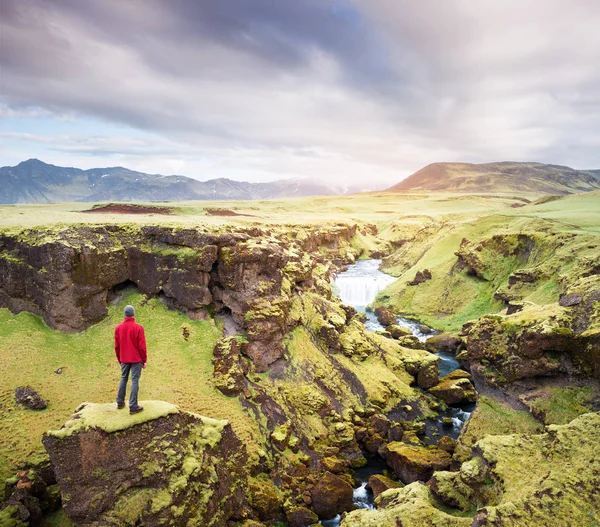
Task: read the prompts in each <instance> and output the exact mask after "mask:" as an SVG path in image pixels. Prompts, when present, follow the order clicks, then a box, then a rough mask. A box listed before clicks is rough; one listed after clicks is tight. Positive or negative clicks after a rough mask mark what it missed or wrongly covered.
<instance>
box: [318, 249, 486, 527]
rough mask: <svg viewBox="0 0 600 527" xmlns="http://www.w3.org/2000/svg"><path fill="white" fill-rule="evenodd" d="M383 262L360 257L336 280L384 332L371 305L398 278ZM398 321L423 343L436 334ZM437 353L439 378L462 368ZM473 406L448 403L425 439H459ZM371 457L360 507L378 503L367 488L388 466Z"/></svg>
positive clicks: (362, 474) (330, 526)
mask: <svg viewBox="0 0 600 527" xmlns="http://www.w3.org/2000/svg"><path fill="white" fill-rule="evenodd" d="M380 264H381V260H376V259H372V260H360V261H358V262H357V263H355V264H353V265H350V266H348V268H347V269H346V270H345V271H343V272H341V273H339V274H338V275H337V276H336V278H335V282H334V285H335V288H334V289H335V290H336V293H337V294H338V296H339V298H340V300H341V301H342V302H343V303H344V304H348V305H350V306H352V307H353V308H354V309H356V310H357V311H359V312H363V313H365V315H366V320H365V326H366V328H367V329H368V330H369V331H385V329H386V328H385V326H383V325H382V324H381V323H380V322H379V320H378V319H377V316H376V315H375V314H374V313H373V311H372V310H370V309H368V308H369V305H370V304H371V303H372V302H373V301H374V300H375V298H376V296H377V294H378V293H379V292H380V291H382V290H383V289H384V288H385V287H387V286H388V285H389V284H391V283H392V282H394V281H395V280H396V278H395V277H393V276H390V275H388V274H385V273H384V272H382V271H381V270H380V269H379V266H380ZM396 323H397V325H399V326H402V327H405V328H407V329H409V330H410V331H411V333H412V334H413V335H414V336H415V337H417V338H418V339H419V341H420V342H425V341H426V340H427V339H428V338H429V337H431V336H433V335H435V334H436V332H435V331H434V330H432V329H431V328H428V327H427V326H424V325H423V324H421V323H420V322H419V321H417V320H413V319H407V318H402V317H397V318H396ZM437 355H438V356H439V358H440V361H439V365H438V368H439V378H440V379H441V378H442V377H444V376H445V375H447V374H449V373H451V372H453V371H455V370H457V369H459V368H460V364H459V362H458V361H457V360H456V357H455V356H454V355H453V354H452V353H449V352H443V351H442V352H438V353H437ZM474 407H475V404H474V403H471V404H463V405H460V406H448V407H447V409H446V410H444V411H442V412H441V413H440V415H439V416H437V417H436V418H432V419H427V420H426V421H425V423H426V432H425V442H426V443H427V444H433V445H435V444H437V441H438V439H439V437H440V436H442V435H448V436H450V437H452V439H454V440H456V439H458V437H459V435H460V432H461V430H462V428H463V426H464V425H465V423H466V422H467V420H468V419H469V417H470V416H471V413H472V411H473V409H474ZM368 460H369V461H368V464H367V465H366V466H365V467H363V468H361V469H358V470H357V471H356V475H357V479H359V480H360V481H361V484H360V485H359V486H358V487H356V488H355V489H354V504H355V505H356V506H357V507H358V508H360V509H371V510H372V509H374V508H375V504H374V496H373V493H372V491H371V490H370V489H369V488H368V480H369V477H370V476H372V475H374V474H381V473H382V472H383V471H384V470H386V469H389V467H388V466H387V465H386V463H385V461H384V460H383V459H381V457H379V456H378V455H375V456H372V457H370V458H368ZM340 522H341V516H339V515H338V516H337V517H336V518H334V519H332V520H328V521H322V522H321V524H322V525H324V526H326V527H336V526H338V525H340Z"/></svg>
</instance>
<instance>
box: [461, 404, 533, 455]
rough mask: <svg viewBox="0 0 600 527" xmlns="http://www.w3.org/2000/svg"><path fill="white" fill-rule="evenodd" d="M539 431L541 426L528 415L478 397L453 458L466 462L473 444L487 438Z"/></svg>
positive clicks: (523, 411) (522, 411)
mask: <svg viewBox="0 0 600 527" xmlns="http://www.w3.org/2000/svg"><path fill="white" fill-rule="evenodd" d="M542 430H543V427H542V425H541V424H540V423H539V422H538V421H536V420H535V418H534V417H533V416H532V415H531V414H530V413H529V412H527V411H525V410H515V409H513V408H511V407H510V406H509V405H508V404H505V403H503V402H500V401H498V400H496V399H492V398H490V397H487V396H485V395H480V396H479V400H478V403H477V407H476V408H475V411H474V412H473V413H472V414H471V417H470V418H469V421H468V422H467V424H466V425H465V427H464V428H463V432H462V434H461V435H460V438H459V440H458V444H457V445H456V450H455V453H454V459H456V460H458V461H466V460H467V459H469V458H470V457H471V449H472V447H473V446H474V445H475V443H477V441H479V440H480V439H482V438H484V437H486V436H488V435H504V434H514V433H524V434H537V433H541V432H542Z"/></svg>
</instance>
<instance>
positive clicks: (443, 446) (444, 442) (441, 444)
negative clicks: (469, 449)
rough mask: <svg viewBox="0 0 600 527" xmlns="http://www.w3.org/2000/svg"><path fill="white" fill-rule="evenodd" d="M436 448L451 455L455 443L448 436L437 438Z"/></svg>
mask: <svg viewBox="0 0 600 527" xmlns="http://www.w3.org/2000/svg"><path fill="white" fill-rule="evenodd" d="M437 446H438V448H439V449H440V450H444V451H445V452H448V454H450V455H452V454H453V453H454V450H455V449H456V441H455V440H454V439H452V438H451V437H450V436H442V437H440V438H439V440H438V444H437Z"/></svg>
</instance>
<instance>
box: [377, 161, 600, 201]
mask: <svg viewBox="0 0 600 527" xmlns="http://www.w3.org/2000/svg"><path fill="white" fill-rule="evenodd" d="M596 189H600V170H575V169H573V168H570V167H564V166H560V165H544V164H543V163H513V162H508V161H507V162H502V163H483V164H479V165H476V164H472V163H433V164H431V165H427V166H426V167H424V168H422V169H421V170H419V171H418V172H415V173H414V174H413V175H412V176H409V177H407V178H406V179H405V180H403V181H401V182H400V183H398V184H397V185H394V186H393V187H391V188H389V189H388V190H390V191H399V190H443V191H447V192H469V193H473V192H515V191H520V192H537V193H543V194H571V193H573V192H588V191H590V190H596Z"/></svg>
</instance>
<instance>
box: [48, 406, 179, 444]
mask: <svg viewBox="0 0 600 527" xmlns="http://www.w3.org/2000/svg"><path fill="white" fill-rule="evenodd" d="M140 404H141V405H142V406H143V407H144V410H143V411H142V412H140V413H137V414H134V415H130V414H129V412H127V411H125V410H118V409H117V405H116V404H115V403H109V404H95V403H84V404H83V405H82V408H81V409H79V410H78V411H77V412H75V414H74V415H73V417H72V419H70V420H69V421H67V422H66V423H65V425H64V427H63V428H61V429H60V430H51V431H49V432H48V435H51V436H54V437H60V438H64V437H69V436H71V435H73V434H75V433H78V432H81V431H84V430H89V429H90V428H99V429H101V430H104V431H105V432H108V433H112V432H118V431H119V430H126V429H127V428H131V427H132V426H136V425H139V424H142V423H145V422H148V421H152V420H154V419H158V418H159V417H165V416H167V415H170V414H175V413H178V412H179V409H178V408H177V407H176V406H175V405H173V404H170V403H167V402H164V401H140Z"/></svg>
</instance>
